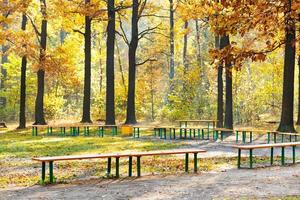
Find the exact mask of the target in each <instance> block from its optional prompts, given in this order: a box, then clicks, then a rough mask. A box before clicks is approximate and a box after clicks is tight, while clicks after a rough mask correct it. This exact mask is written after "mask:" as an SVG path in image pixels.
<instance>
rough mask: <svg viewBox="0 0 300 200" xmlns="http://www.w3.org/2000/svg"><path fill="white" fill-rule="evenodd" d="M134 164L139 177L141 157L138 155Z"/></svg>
mask: <svg viewBox="0 0 300 200" xmlns="http://www.w3.org/2000/svg"><path fill="white" fill-rule="evenodd" d="M136 165H137V176H138V177H140V176H141V157H140V156H138V157H137V162H136Z"/></svg>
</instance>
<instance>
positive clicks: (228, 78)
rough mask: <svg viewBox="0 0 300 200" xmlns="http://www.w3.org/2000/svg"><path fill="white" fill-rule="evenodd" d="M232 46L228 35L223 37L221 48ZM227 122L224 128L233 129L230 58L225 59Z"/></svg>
mask: <svg viewBox="0 0 300 200" xmlns="http://www.w3.org/2000/svg"><path fill="white" fill-rule="evenodd" d="M229 45H230V40H229V36H228V35H224V36H222V37H221V41H220V48H221V49H222V48H225V47H227V46H229ZM225 77H226V78H225V82H226V85H225V87H226V89H225V90H226V93H225V122H224V127H225V128H228V129H232V128H233V111H232V65H231V61H230V60H229V59H228V58H225Z"/></svg>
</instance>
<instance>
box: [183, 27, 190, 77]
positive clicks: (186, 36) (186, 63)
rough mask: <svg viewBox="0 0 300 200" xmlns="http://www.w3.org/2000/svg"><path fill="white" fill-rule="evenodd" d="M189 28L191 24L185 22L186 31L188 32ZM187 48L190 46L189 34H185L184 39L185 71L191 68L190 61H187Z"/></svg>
mask: <svg viewBox="0 0 300 200" xmlns="http://www.w3.org/2000/svg"><path fill="white" fill-rule="evenodd" d="M188 26H189V22H188V21H185V22H184V29H185V30H187V28H188ZM187 46H188V34H187V33H185V34H184V37H183V66H184V69H185V71H187V69H188V68H189V66H188V60H187Z"/></svg>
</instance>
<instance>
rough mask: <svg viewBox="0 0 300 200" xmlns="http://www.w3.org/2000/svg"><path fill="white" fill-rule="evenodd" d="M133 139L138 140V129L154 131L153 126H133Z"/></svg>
mask: <svg viewBox="0 0 300 200" xmlns="http://www.w3.org/2000/svg"><path fill="white" fill-rule="evenodd" d="M132 128H133V135H132V136H133V138H139V137H140V129H154V128H155V126H142V125H141V126H137V125H136V126H133V127H132Z"/></svg>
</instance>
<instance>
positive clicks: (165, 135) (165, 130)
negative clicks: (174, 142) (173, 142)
mask: <svg viewBox="0 0 300 200" xmlns="http://www.w3.org/2000/svg"><path fill="white" fill-rule="evenodd" d="M164 139H165V140H166V139H167V129H166V128H164Z"/></svg>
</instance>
